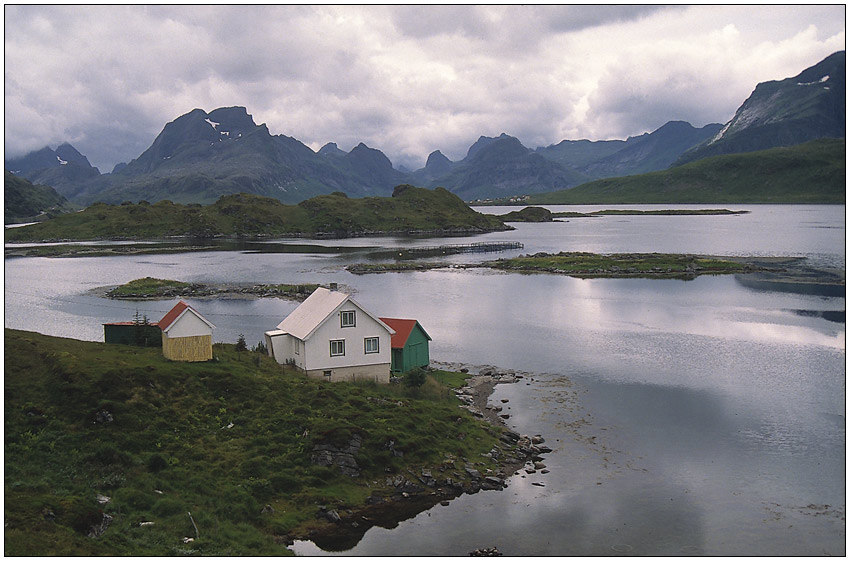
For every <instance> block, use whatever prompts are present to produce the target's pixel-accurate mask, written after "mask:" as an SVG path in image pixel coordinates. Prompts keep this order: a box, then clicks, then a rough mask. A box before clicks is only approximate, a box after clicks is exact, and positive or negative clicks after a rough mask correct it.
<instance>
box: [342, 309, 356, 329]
mask: <svg viewBox="0 0 850 561" xmlns="http://www.w3.org/2000/svg"><path fill="white" fill-rule="evenodd" d="M339 326H340V327H354V326H355V318H354V310H347V311H345V312H340V314H339Z"/></svg>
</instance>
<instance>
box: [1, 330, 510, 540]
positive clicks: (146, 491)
mask: <svg viewBox="0 0 850 561" xmlns="http://www.w3.org/2000/svg"><path fill="white" fill-rule="evenodd" d="M256 349H257V347H255V351H243V352H237V350H236V348H235V345H229V344H228V345H222V344H216V345H215V346H214V356H215V358H214V360H213V361H211V362H207V363H176V362H169V361H167V360H165V359H164V358H163V357H162V354H161V352H160V351H159V349H151V348H140V347H131V346H124V345H106V344H103V343H92V342H83V341H76V340H71V339H62V338H56V337H48V336H44V335H39V334H36V333H31V332H25V331H16V330H9V329H7V330H6V331H5V376H4V387H5V396H6V397H5V404H4V405H5V411H4V413H5V444H4V452H5V466H6V469H5V490H6V492H5V551H4V553H5V554H6V555H10V556H29V555H38V556H45V555H63V556H65V555H75V556H76V555H87V556H88V555H134V556H164V555H185V554H200V555H228V556H235V555H280V554H282V553H286V552H287V550H286V549H285V547H284V545H282V544H285V542H286V539H287V537H288V536H289V537H291V536H297V535H305V536H306V534H307V533H308V532H309V530H310V529H311V528H317V529H321V528H323V527H325V526H327V525H328V524H329V523H328V522H326V521H324V520H323V519H319V518H318V517H317V514H320V513H321V512H323V508H322V507H324V508H325V509H327V510H331V509H333V510H338V511H339V512H343V510H344V509H350V508H354V509H356V508H358V507H359V506H362V505H363V504H364V502H365V501H366V499H367V498H369V497H370V496H375V495H377V496H381V495H383V494H389V492H390V490H389V489H388V487H387V484H386V483H385V481H386V480H387V478H388V477H394V476H395V475H396V474H398V475H406V476H408V477H409V474H410V473H419V472H420V471H421V470H422V469H423V468H425V467H427V468H428V469H432V468H433V469H434V473H435V474H436V473H438V471H437V469H436V468H438V467H440V466H445V465H446V464H445V462H447V461H449V462H451V461H453V460H456V461H457V462H458V463H459V464H460V463H461V462H464V461H469V462H472V463H474V465H475V466H477V467H478V469H479V470H480V471H481V472H482V473H484V472H485V471H486V469H487V468H488V467H493V465H492V464H491V462H492V460H490V459H489V458H485V457H483V456H482V453H484V452H487V451H489V450H490V449H491V448H492V447H493V446H494V444H495V443H497V442H498V437H499V435H500V432H499V430H498V429H496V428H494V427H492V426H491V425H487V424H486V423H484V422H483V421H480V420H476V419H474V418H473V417H472V415H471V414H470V413H469V412H468V411H466V410H464V409H461V408H459V407H458V403H459V402H458V400H457V398H456V396H455V395H454V393H453V392H451V391H450V390H449V387H448V386H447V385H445V384H446V383H447V384H450V385H452V386H456V385H459V384H462V378H463V375H462V374H458V373H436V374H435V375H430V374H429V375H427V377H426V380H425V382H424V383H423V384H421V386H417V387H407V386H405V385H404V384H390V385H376V384H368V383H365V384H364V383H357V384H351V383H338V384H328V383H326V382H324V381H315V380H308V379H306V378H305V377H304V376H303V375H301V374H296V373H290V372H285V371H282V369H281V366H280V365H278V364H277V363H275V362H274V361H273V360H272V359H271V358H269V357H267V356H264V355H263V354H262V353H259V352H256ZM260 350H261V349H260ZM355 434H356V435H359V436H360V437H361V438H362V447H361V448H360V452H359V453H358V454H357V456H356V459H357V463H358V466H359V470H360V472H361V474H360V475H359V476H356V477H351V476H349V475H343V474H342V473H341V472H340V469H339V468H338V467H337V466H322V465H317V464H315V463H313V462H312V461H311V453H312V451H313V449H314V447H315V446H316V445H319V444H333V445H340V444H344V443H346V442H348V441H349V440H350V439H351V438H352V436H353V435H355ZM458 469H459V471H460V472H461V473H460V474H458V475H457V477H458V479H459V480H461V481H463V480H464V478H466V477H467V476H466V474H465V473H464V472H463V468H462V465H460V466H458ZM104 515H108V517H111V519H109V520H108V524H106V526H107V527H106V528H105V531H104V532H103V533H102V535H98V536H97V537H91V536H90V535H89V534H92V535H95V534H97V533H98V532H97V531H95V530H97V528H98V527H99V525H101V526H102V522H103V521H104V520H106V518H105V517H104ZM101 529H103V528H101ZM185 538H188V539H185Z"/></svg>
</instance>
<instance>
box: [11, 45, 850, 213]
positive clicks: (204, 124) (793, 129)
mask: <svg viewBox="0 0 850 561" xmlns="http://www.w3.org/2000/svg"><path fill="white" fill-rule="evenodd" d="M844 98H845V56H844V51H840V52H838V53H835V54H833V55H831V56H830V57H827V58H826V59H824V60H823V61H821V62H820V63H818V64H817V65H815V66H813V67H811V68H808V69H806V70H804V71H803V72H801V73H800V74H799V75H797V76H795V77H794V78H788V79H785V80H781V81H776V82H765V83H762V84H758V85H757V86H756V89H755V91H754V92H753V94H752V95H751V96H750V97H749V98H748V99H747V100H746V101H745V102H744V103H743V105H742V106H741V107H740V108H739V109H738V111H737V112H736V114H735V116H734V117H733V119H732V120H731V121H730V122H729V123H727V124H726V125H721V124H709V125H706V126H704V127H702V128H696V127H693V126H692V125H691V124H690V123H687V122H684V121H670V122H667V123H666V124H664V125H663V126H661V127H659V128H658V129H657V130H655V131H653V132H650V133H646V134H642V135H639V136H635V137H630V138H628V139H626V140H603V141H590V140H564V141H562V142H560V143H558V144H553V145H550V146H547V147H538V148H536V149H534V150H531V149H529V148H527V147H525V146H523V144H522V143H521V142H520V141H519V139H517V138H515V137H513V136H510V135H508V134H506V133H502V134H500V135H499V136H497V137H488V136H480V137H479V138H478V140H476V141H475V142H474V143H473V144H472V145H471V146H470V147H469V150H468V151H467V154H466V156H465V157H464V158H463V159H462V160H460V161H457V162H453V161H451V160H450V159H449V158H447V157H446V156H445V155H444V154H443V153H442V152H440V151H439V150H435V151H433V152H432V153H431V154H430V155H429V156H428V160H427V162H426V164H425V167H423V168H421V169H419V170H416V171H412V172H408V171H400V170H398V169H395V168H394V167H393V165H392V162H391V161H390V160H389V158H387V157H386V155H385V154H384V153H383V152H381V151H380V150H377V149H375V148H370V147H368V146H366V145H365V144H363V143H360V144H358V145H357V146H355V147H354V148H353V149H352V150H351V151H350V152H345V151H343V150H340V149H339V147H338V146H337V145H336V143H333V142H329V143H327V144H325V145H324V146H323V147H322V148H321V149H320V150H319V151H318V152H314V151H313V150H312V149H311V148H309V147H308V146H306V145H304V144H303V143H302V142H300V141H299V140H297V139H295V138H292V137H288V136H285V135H272V134H271V133H270V132H269V130H268V127H267V126H266V125H265V124H259V125H258V124H256V123H255V122H254V120H253V117H252V116H251V115H250V114H249V113H248V111H247V109H246V108H245V107H222V108H218V109H215V110H213V111H211V112H210V113H206V112H205V111H204V110H202V109H193V110H192V111H190V112H188V113H186V114H184V115H181V116H180V117H178V118H177V119H175V120H174V121H171V122H169V123H167V124H166V125H165V126H164V127H163V129H162V131H161V132H160V134H159V135H158V136H157V137H156V139H155V140H154V141H153V143H152V144H151V146H150V147H149V148H148V149H147V150H145V151H144V152H143V153H142V154H141V155H140V156H139V157H138V158H136V159H134V160H132V161H130V162H129V163H127V164H119V165H116V166H115V168H114V169H113V172H112V173H111V174H106V175H101V174H100V172H99V170H97V168H94V167H92V166H91V165H90V164H89V162H88V160H87V159H86V157H85V156H83V155H82V154H80V153H79V152H78V151H77V150H76V149H74V148H73V147H72V146H71V145H70V144H67V143H66V144H63V145H61V146H59V147H58V148H57V149H56V150H52V149H50V148H49V147H45V148H43V149H42V150H38V151H36V152H32V153H30V154H28V155H26V156H24V157H22V158H16V159H11V160H6V161H5V166H6V169H7V170H9V171H12V172H13V173H15V174H16V175H18V176H20V177H23V178H26V179H28V180H30V181H33V182H38V183H42V184H45V185H50V186H52V187H54V188H55V189H56V190H57V191H58V192H59V193H60V194H62V195H64V196H65V197H67V198H68V199H70V200H72V201H74V202H77V203H81V204H91V203H93V202H96V201H103V202H108V203H118V202H123V201H141V200H147V201H150V202H155V201H159V200H163V199H168V200H172V201H174V202H180V203H205V204H208V203H212V202H214V201H215V200H217V199H218V198H219V197H220V196H222V195H226V194H232V193H239V192H244V193H249V194H256V195H261V196H267V197H272V198H275V199H278V200H280V201H281V202H284V203H297V202H300V201H303V200H306V199H309V198H312V197H315V196H317V195H322V194H329V193H332V192H342V193H346V194H347V195H349V196H352V197H364V196H386V195H389V194H390V193H391V192H392V189H393V187H394V186H395V185H398V184H401V183H411V184H415V185H419V186H423V187H429V188H434V187H445V188H446V189H448V190H449V191H451V192H453V193H455V194H457V195H459V196H461V197H462V198H464V199H465V200H477V199H482V198H500V197H507V196H515V195H524V194H533V193H542V192H548V191H556V190H562V189H569V188H572V187H575V186H577V185H580V184H584V183H587V182H589V181H593V180H595V179H602V178H608V177H622V176H629V175H634V174H642V173H646V172H651V171H659V170H663V169H666V168H668V167H671V166H678V165H682V164H683V163H686V162H689V161H694V160H698V159H702V158H705V157H709V156H712V155H716V154H725V153H737V152H748V151H753V150H761V149H763V148H769V147H772V146H786V145H794V144H799V143H801V142H805V141H807V140H811V139H813V138H826V137H837V138H843V137H844V135H845V128H846V125H845V120H846V109H845V100H844Z"/></svg>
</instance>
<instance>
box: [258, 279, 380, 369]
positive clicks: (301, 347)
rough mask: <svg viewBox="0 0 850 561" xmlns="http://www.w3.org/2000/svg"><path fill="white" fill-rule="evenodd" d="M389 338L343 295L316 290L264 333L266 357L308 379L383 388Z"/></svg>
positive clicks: (360, 308)
mask: <svg viewBox="0 0 850 561" xmlns="http://www.w3.org/2000/svg"><path fill="white" fill-rule="evenodd" d="M393 334H395V331H393V329H392V328H390V327H389V326H388V325H387V324H385V323H384V322H382V321H381V320H380V319H378V318H377V317H376V316H374V315H372V314H371V313H370V312H368V311H367V310H366V309H364V308H363V306H361V305H360V304H358V303H357V302H355V301H354V300H353V299H352V298H351V296H349V295H348V294H345V293H344V292H339V291H338V290H328V289H326V288H321V287H320V288H317V289H316V290H315V291H314V292H313V294H311V295H310V296H309V297H308V298H307V299H306V300H304V302H302V303H301V305H300V306H298V307H297V308H295V310H293V311H292V313H291V314H289V315H288V316H287V317H286V319H284V320H283V321H282V322H280V323H279V324H278V326H277V329H275V330H272V331H266V333H265V335H266V347H267V348H268V352H269V355H270V356H272V357H273V358H274V359H275V360H276V361H277V362H279V363H280V364H292V365H294V366H296V367H297V368H299V369H300V370H302V371H304V372H305V373H306V374H307V376H309V377H311V378H320V379H325V380H328V381H332V382H340V381H349V382H350V381H355V380H374V381H376V382H379V383H384V384H386V383H389V381H390V362H391V361H392V345H391V339H392V336H393Z"/></svg>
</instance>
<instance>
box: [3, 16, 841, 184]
mask: <svg viewBox="0 0 850 561" xmlns="http://www.w3.org/2000/svg"><path fill="white" fill-rule="evenodd" d="M4 12H5V28H4V47H5V49H4V50H5V60H4V63H5V65H4V69H5V81H4V94H5V106H4V116H5V137H4V138H5V141H4V148H5V157H6V158H10V157H16V156H21V155H24V154H25V153H27V152H29V151H31V150H37V149H40V148H42V147H44V146H46V145H47V146H50V147H51V148H56V147H57V146H58V145H59V144H61V143H62V142H70V143H71V144H72V145H74V147H75V148H77V149H78V150H79V151H80V152H82V153H83V154H84V155H85V156H87V157H88V159H89V161H90V162H91V163H92V165H95V166H97V167H99V168H100V170H101V172H109V171H111V170H112V167H113V166H114V165H115V164H116V163H119V162H128V161H130V160H131V159H133V158H136V157H138V156H139V155H140V154H141V153H142V152H143V151H144V150H145V149H147V148H148V147H149V146H150V145H151V143H152V142H153V140H154V139H155V138H156V136H157V135H158V134H159V133H160V131H161V130H162V128H163V127H164V126H165V124H166V123H167V122H169V121H173V120H174V119H176V118H177V117H179V116H180V115H183V114H185V113H188V112H189V111H191V110H192V109H194V108H201V109H203V110H205V111H207V112H209V111H212V110H213V109H216V108H218V107H227V106H234V105H239V106H244V107H246V108H247V110H248V113H250V114H251V115H253V117H254V121H255V122H256V123H257V124H261V123H266V124H267V125H268V128H269V131H270V132H271V133H272V134H283V135H287V136H292V137H295V138H297V139H298V140H300V141H301V142H303V143H304V144H306V145H307V146H309V147H311V148H312V149H313V150H318V149H319V148H321V147H322V146H323V145H324V144H326V143H327V142H336V143H337V145H338V146H339V148H341V149H342V150H345V151H349V150H351V149H352V148H353V147H354V146H356V145H357V144H359V143H360V142H363V143H365V144H366V145H367V146H369V147H371V148H377V149H379V150H381V151H383V152H384V153H385V154H386V155H387V156H388V157H389V158H390V159H391V160H392V162H393V164H394V165H395V166H396V167H399V166H405V167H407V168H409V169H411V170H412V169H418V168H421V167H422V166H424V164H425V160H426V158H427V156H428V154H429V153H431V152H432V151H434V150H440V151H441V152H442V153H443V154H445V155H446V156H447V157H449V158H450V159H451V160H454V161H457V160H460V159H462V158H463V157H464V156H465V155H466V152H467V150H468V148H469V146H470V145H471V144H472V143H473V142H475V141H476V140H477V139H478V137H479V136H482V135H483V136H498V135H499V134H500V133H502V132H505V133H507V134H509V135H512V136H515V137H517V138H518V139H519V140H520V141H521V142H522V143H523V144H524V145H525V146H527V147H529V148H536V147H538V146H548V145H550V144H557V143H558V142H560V141H561V140H565V139H568V140H579V139H589V140H607V139H625V138H627V137H629V136H635V135H640V134H643V133H646V132H651V131H653V130H655V129H657V128H659V127H660V126H662V125H663V124H664V123H666V122H668V121H673V120H683V121H688V122H689V123H691V124H692V125H694V126H696V127H702V126H704V125H706V124H709V123H726V122H727V121H729V120H730V119H731V118H732V116H733V115H734V113H735V110H736V109H737V108H738V107H739V106H740V105H741V103H743V101H744V100H745V99H746V98H747V97H748V96H749V94H750V93H751V92H752V91H753V89H754V88H755V86H756V84H758V83H759V82H764V81H768V80H780V79H784V78H787V77H790V76H795V75H796V74H798V73H799V72H801V71H802V70H803V69H805V68H807V67H809V66H812V65H814V64H816V63H818V62H819V61H821V60H822V59H824V58H826V57H827V56H828V55H830V54H832V53H834V52H836V51H839V50H842V49H844V48H845V45H844V43H845V30H844V28H845V6H844V5H747V6H707V5H702V6H684V5H672V6H659V5H653V6H640V5H625V6H591V5H583V6H571V5H567V6H554V5H536V6H534V5H533V6H518V5H509V6H508V5H490V6H470V5H463V6H452V5H446V6H412V5H396V6H349V5H345V6H305V5H287V6H233V5H231V6H227V5H212V6H186V5H184V6H180V5H176V6H138V5H135V6H120V5H113V6H98V5H87V6H80V5H77V6H70V5H52V6H42V5H15V6H10V5H6V6H5V7H4Z"/></svg>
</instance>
